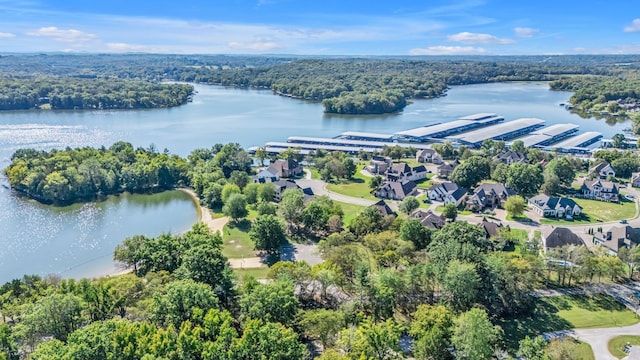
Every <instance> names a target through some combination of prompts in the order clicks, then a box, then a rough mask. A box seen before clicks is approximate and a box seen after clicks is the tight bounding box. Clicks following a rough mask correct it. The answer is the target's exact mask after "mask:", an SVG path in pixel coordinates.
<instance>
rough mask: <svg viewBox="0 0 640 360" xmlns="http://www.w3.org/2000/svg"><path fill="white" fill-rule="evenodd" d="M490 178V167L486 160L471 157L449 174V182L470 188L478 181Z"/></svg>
mask: <svg viewBox="0 0 640 360" xmlns="http://www.w3.org/2000/svg"><path fill="white" fill-rule="evenodd" d="M490 177H491V165H490V163H489V160H488V159H487V158H483V157H480V156H472V157H470V158H468V159H467V160H466V161H465V162H463V163H462V164H460V165H458V166H456V168H455V169H454V170H453V173H452V174H451V176H450V178H451V181H453V182H455V183H456V184H458V185H460V186H462V187H466V188H472V187H475V186H476V184H478V183H479V182H480V181H482V180H485V179H489V178H490Z"/></svg>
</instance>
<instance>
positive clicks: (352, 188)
mask: <svg viewBox="0 0 640 360" xmlns="http://www.w3.org/2000/svg"><path fill="white" fill-rule="evenodd" d="M360 170H362V166H358V170H357V171H356V174H355V175H354V176H353V179H351V180H350V181H345V182H340V183H337V184H327V190H329V191H333V192H336V193H338V194H342V195H348V196H353V197H358V198H363V199H369V200H376V197H375V196H373V195H371V188H369V177H366V176H364V175H362V174H361V173H360Z"/></svg>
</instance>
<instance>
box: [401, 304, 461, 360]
mask: <svg viewBox="0 0 640 360" xmlns="http://www.w3.org/2000/svg"><path fill="white" fill-rule="evenodd" d="M452 328H453V314H452V313H451V312H450V311H449V310H447V308H446V307H444V306H442V305H438V306H433V305H426V304H424V305H420V306H418V310H416V312H415V313H414V314H413V321H412V322H411V329H410V331H409V333H410V334H411V336H412V337H413V341H414V342H413V346H414V350H413V352H414V355H415V356H416V358H417V359H425V360H427V359H429V360H431V359H432V360H436V359H438V360H439V359H448V358H450V357H451V353H450V352H449V347H450V346H451V329H452Z"/></svg>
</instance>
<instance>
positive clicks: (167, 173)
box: [4, 142, 188, 205]
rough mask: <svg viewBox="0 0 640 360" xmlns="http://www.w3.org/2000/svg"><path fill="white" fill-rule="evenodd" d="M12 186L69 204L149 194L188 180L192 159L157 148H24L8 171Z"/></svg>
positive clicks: (39, 197)
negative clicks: (189, 160)
mask: <svg viewBox="0 0 640 360" xmlns="http://www.w3.org/2000/svg"><path fill="white" fill-rule="evenodd" d="M4 172H5V174H6V175H7V177H8V179H9V184H10V185H11V187H12V188H13V189H14V190H16V191H18V192H19V193H22V194H24V195H26V196H28V197H30V198H33V199H36V200H38V201H40V202H43V203H46V204H55V205H67V204H71V203H74V202H79V201H90V200H95V199H98V198H101V197H104V196H107V195H113V194H119V193H122V192H125V191H128V192H132V193H144V192H152V191H160V190H165V189H170V188H173V187H175V186H178V185H184V184H186V183H187V181H188V179H187V162H186V160H185V159H183V158H181V157H179V156H177V155H169V154H168V153H166V152H165V153H159V152H157V151H156V150H155V149H154V148H153V147H150V148H148V149H143V148H138V149H134V148H133V146H132V145H131V144H129V143H126V142H118V143H115V144H113V145H112V146H111V147H109V148H99V149H95V148H90V147H84V148H78V149H70V148H67V149H65V150H55V149H54V150H51V151H48V152H47V151H36V150H33V149H21V150H18V151H16V152H15V153H14V155H13V156H12V158H11V164H10V165H9V166H8V167H7V168H6V169H5V170H4Z"/></svg>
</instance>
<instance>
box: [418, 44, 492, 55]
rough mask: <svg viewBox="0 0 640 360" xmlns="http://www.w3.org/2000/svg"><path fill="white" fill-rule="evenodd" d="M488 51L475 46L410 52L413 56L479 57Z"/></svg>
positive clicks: (439, 47)
mask: <svg viewBox="0 0 640 360" xmlns="http://www.w3.org/2000/svg"><path fill="white" fill-rule="evenodd" d="M486 53H487V50H485V49H483V48H478V47H473V46H442V45H440V46H429V47H427V48H416V49H411V50H409V54H411V55H478V54H486Z"/></svg>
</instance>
